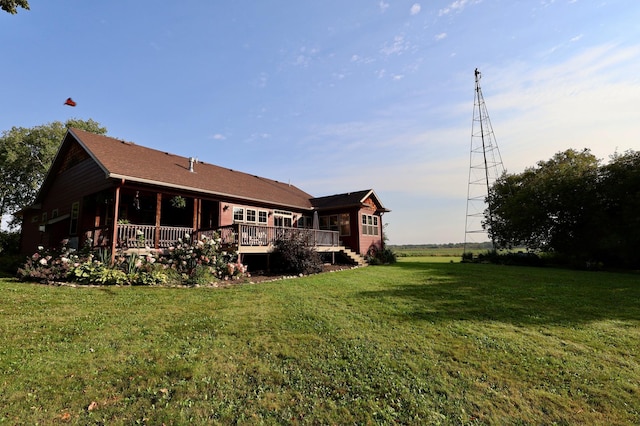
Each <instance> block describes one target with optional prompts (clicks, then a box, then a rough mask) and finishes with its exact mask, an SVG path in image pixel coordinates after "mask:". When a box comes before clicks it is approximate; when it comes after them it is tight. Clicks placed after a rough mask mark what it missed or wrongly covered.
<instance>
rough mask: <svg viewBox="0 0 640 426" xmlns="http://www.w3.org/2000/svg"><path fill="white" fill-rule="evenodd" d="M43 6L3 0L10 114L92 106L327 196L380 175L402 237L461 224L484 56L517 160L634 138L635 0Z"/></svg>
mask: <svg viewBox="0 0 640 426" xmlns="http://www.w3.org/2000/svg"><path fill="white" fill-rule="evenodd" d="M159 4H161V6H159ZM30 5H31V10H30V11H24V10H22V9H20V10H19V12H18V14H17V15H9V14H6V13H2V14H0V38H1V39H2V40H4V42H3V43H2V45H0V53H1V55H2V59H3V67H1V68H0V76H1V78H2V82H3V96H2V101H1V102H2V107H1V109H0V112H1V114H0V130H7V129H10V128H11V127H12V126H23V127H31V126H35V125H39V124H44V123H48V122H51V121H55V120H60V121H64V120H66V119H68V118H73V117H75V118H81V119H89V118H92V119H94V120H96V121H98V122H100V123H101V124H102V125H104V126H106V127H107V128H108V134H109V135H110V136H113V137H117V138H120V139H125V140H129V141H133V142H136V143H138V144H140V145H144V146H149V147H152V148H156V149H160V150H165V151H169V152H173V153H176V154H180V155H184V156H196V157H198V158H199V159H201V160H204V161H207V162H210V163H214V164H218V165H221V166H225V167H229V168H234V169H236V170H240V171H245V172H248V173H252V174H258V175H262V176H265V177H268V178H272V179H276V180H280V181H285V182H291V183H292V184H295V185H297V186H298V187H300V188H302V189H304V190H305V191H307V192H309V193H311V194H313V195H315V196H323V195H328V194H334V193H342V192H349V191H355V190H360V189H367V188H373V189H374V190H375V191H376V193H377V194H378V196H379V197H380V198H381V200H382V202H383V203H384V204H385V206H386V207H387V208H389V209H391V210H392V212H391V213H388V214H386V215H385V217H384V220H383V221H384V222H385V223H387V222H388V223H389V225H388V229H387V233H388V236H389V238H390V243H394V244H419V243H446V242H461V241H463V240H464V238H465V218H466V204H467V201H466V199H467V186H468V177H469V153H470V143H471V124H472V114H473V101H474V69H475V68H476V67H477V68H479V69H480V71H481V72H482V80H481V84H482V91H483V94H484V99H485V101H486V105H487V108H488V112H489V115H490V118H491V122H492V125H493V130H494V132H495V137H496V140H497V144H498V146H499V148H500V152H501V154H502V160H503V162H504V166H505V167H506V169H507V171H508V172H513V173H516V172H520V171H522V170H523V169H524V168H525V167H528V166H532V165H534V164H535V163H536V162H537V161H540V160H547V159H549V158H550V157H551V156H552V155H553V154H555V153H556V152H558V151H562V150H565V149H568V148H576V149H582V148H590V149H591V150H592V152H593V153H594V154H595V155H596V156H598V157H599V158H602V159H603V160H607V159H608V157H609V155H611V154H613V153H614V152H615V151H618V152H623V151H625V150H628V149H633V150H640V138H639V136H640V106H639V101H640V2H638V1H637V0H611V1H607V0H602V1H601V0H589V1H586V0H544V1H541V0H530V1H515V0H456V1H453V0H441V1H436V0H431V1H425V0H423V1H392V0H386V1H381V0H371V1H369V0H353V1H343V0H341V1H337V0H323V1H297V0H296V1H294V0H289V1H283V0H253V1H231V0H228V1H204V0H192V1H188V2H158V1H148V0H137V1H135V2H132V1H122V0H110V1H104V2H97V1H92V2H89V1H86V0H57V1H55V2H53V1H45V0H30ZM67 97H72V98H73V99H74V100H75V101H76V102H77V106H76V107H75V108H71V107H65V106H63V105H62V103H63V102H64V100H65V99H66V98H67ZM478 238H479V239H480V240H482V239H483V238H480V237H478Z"/></svg>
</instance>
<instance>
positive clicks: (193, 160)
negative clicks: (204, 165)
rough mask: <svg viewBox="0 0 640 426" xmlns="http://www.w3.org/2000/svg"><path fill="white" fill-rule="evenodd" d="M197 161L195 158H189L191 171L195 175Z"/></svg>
mask: <svg viewBox="0 0 640 426" xmlns="http://www.w3.org/2000/svg"><path fill="white" fill-rule="evenodd" d="M196 161H197V160H196V159H195V158H193V157H189V171H190V172H191V173H193V165H194V164H195V163H196Z"/></svg>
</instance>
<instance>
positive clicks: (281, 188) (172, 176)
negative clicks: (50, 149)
mask: <svg viewBox="0 0 640 426" xmlns="http://www.w3.org/2000/svg"><path fill="white" fill-rule="evenodd" d="M69 134H70V135H71V136H73V138H74V139H75V140H76V141H78V143H79V144H80V145H81V146H82V147H83V148H84V149H85V150H86V152H87V153H88V154H89V155H90V156H91V158H93V160H94V161H95V162H96V163H98V165H100V167H101V168H102V169H103V170H104V171H105V174H106V176H107V177H109V178H114V179H126V180H129V181H134V182H140V183H147V184H154V185H160V186H167V187H171V188H176V189H181V190H187V191H193V192H201V193H206V194H212V195H218V196H224V197H232V198H239V199H246V200H251V201H254V202H261V203H268V204H276V205H281V206H288V207H295V208H303V209H311V207H312V206H311V203H310V199H311V195H309V194H307V193H306V192H304V191H302V190H301V189H299V188H297V187H295V186H293V185H290V184H286V183H283V182H278V181H275V180H272V179H267V178H263V177H259V176H255V175H251V174H248V173H243V172H239V171H235V170H232V169H227V168H223V167H220V166H216V165H213V164H207V163H202V162H200V163H197V164H196V165H195V167H194V171H193V172H191V171H189V159H188V158H186V157H181V156H179V155H174V154H170V153H168V152H163V151H158V150H155V149H151V148H146V147H143V146H140V145H136V144H135V143H132V142H125V141H121V140H118V139H114V138H111V137H108V136H102V135H98V134H95V133H90V132H86V131H83V130H79V129H70V130H69ZM66 140H67V138H65V141H66Z"/></svg>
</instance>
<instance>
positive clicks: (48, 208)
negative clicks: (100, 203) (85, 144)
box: [21, 159, 113, 254]
mask: <svg viewBox="0 0 640 426" xmlns="http://www.w3.org/2000/svg"><path fill="white" fill-rule="evenodd" d="M112 185H113V183H112V181H111V180H110V179H107V178H106V177H105V174H104V172H103V171H102V169H100V167H99V166H98V165H97V164H96V163H95V162H94V161H93V160H91V159H85V160H83V161H81V162H80V163H78V164H75V165H73V166H72V167H70V168H69V169H68V170H65V171H64V172H62V173H60V174H57V175H56V176H55V178H53V182H51V184H50V185H49V187H48V191H47V193H46V194H44V196H43V198H42V202H41V209H40V210H39V212H38V211H36V212H34V213H35V214H38V215H39V217H40V219H39V220H38V221H37V222H33V221H32V220H31V218H32V216H33V215H32V214H26V215H25V218H24V221H23V224H22V226H23V232H22V242H21V251H22V252H23V253H26V254H29V253H32V252H34V251H35V250H36V249H37V247H38V245H40V244H43V245H51V246H56V245H57V244H58V243H59V241H49V240H50V237H54V236H53V235H49V233H50V231H49V230H47V231H45V233H44V234H43V233H41V232H40V231H38V227H39V226H40V225H42V215H43V214H45V213H46V216H47V217H46V219H47V220H51V219H53V218H54V214H53V213H54V211H55V210H57V216H64V215H66V214H70V213H71V206H72V204H73V203H75V202H80V216H82V213H83V212H82V198H83V197H84V196H86V195H90V194H94V193H97V192H100V191H102V190H104V189H107V188H109V187H111V186H112ZM65 223H67V224H68V221H65ZM60 226H61V225H60V224H57V226H56V229H57V232H56V234H60V229H59V228H60ZM49 228H50V229H51V228H52V227H49ZM51 230H53V229H51ZM66 232H67V234H68V232H69V231H68V229H67V231H66ZM59 237H60V236H59V235H56V236H55V238H56V239H58V238H59Z"/></svg>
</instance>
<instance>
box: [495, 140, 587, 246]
mask: <svg viewBox="0 0 640 426" xmlns="http://www.w3.org/2000/svg"><path fill="white" fill-rule="evenodd" d="M598 167H599V161H598V159H597V158H596V157H595V156H594V155H593V154H591V152H590V151H589V150H588V149H585V150H583V151H576V150H573V149H570V150H567V151H564V152H559V153H557V154H556V155H554V156H553V157H552V158H551V159H550V160H548V161H540V162H538V164H537V165H536V166H535V167H531V168H528V169H526V170H525V171H524V172H523V173H521V174H515V175H508V174H505V175H503V176H502V177H501V178H500V179H498V181H496V183H495V184H494V185H493V187H492V188H491V190H490V192H489V199H488V201H489V205H490V206H491V207H492V215H491V217H492V222H491V224H490V226H488V229H487V230H488V232H489V234H490V235H491V236H492V238H494V239H495V241H496V243H497V244H498V246H500V247H512V246H516V245H526V246H527V247H529V248H530V249H536V250H543V251H555V252H560V253H567V252H573V253H576V252H581V253H582V252H584V251H585V250H589V249H590V246H591V245H592V244H593V238H594V236H593V234H590V233H589V228H590V227H591V226H593V220H594V216H593V214H592V213H593V211H594V210H595V209H597V208H598V207H597V204H598V200H597V188H598V186H597V182H598ZM487 216H488V215H487ZM487 224H488V225H489V223H488V218H487Z"/></svg>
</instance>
